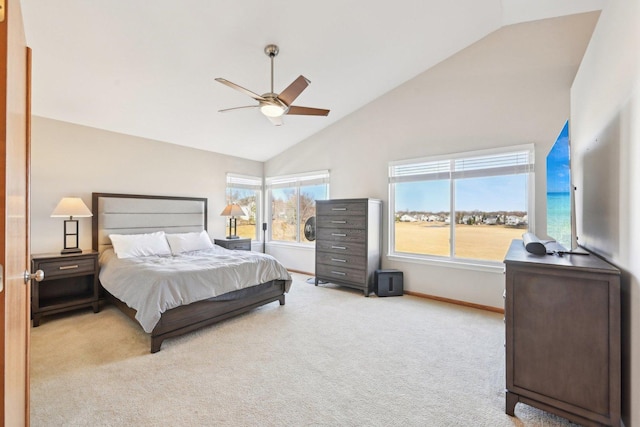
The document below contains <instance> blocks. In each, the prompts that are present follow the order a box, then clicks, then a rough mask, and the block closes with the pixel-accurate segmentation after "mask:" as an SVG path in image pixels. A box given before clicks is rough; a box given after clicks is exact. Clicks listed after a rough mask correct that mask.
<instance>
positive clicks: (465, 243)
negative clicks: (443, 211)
mask: <svg viewBox="0 0 640 427" xmlns="http://www.w3.org/2000/svg"><path fill="white" fill-rule="evenodd" d="M455 231H456V253H455V256H456V257H457V258H474V259H483V260H492V261H502V260H503V259H504V255H505V254H506V253H507V249H508V248H509V245H510V244H511V241H512V240H513V239H520V238H522V233H524V232H526V231H527V230H526V228H523V227H513V226H506V225H501V224H495V225H487V224H474V225H466V224H456V230H455ZM449 233H450V229H449V224H445V223H444V222H435V221H434V222H426V221H418V222H396V223H395V247H396V252H409V253H417V254H425V255H440V256H449Z"/></svg>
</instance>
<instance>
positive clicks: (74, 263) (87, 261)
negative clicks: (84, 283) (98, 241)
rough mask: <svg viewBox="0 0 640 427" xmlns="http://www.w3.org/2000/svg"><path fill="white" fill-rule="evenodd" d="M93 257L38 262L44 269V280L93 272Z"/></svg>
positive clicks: (94, 268)
mask: <svg viewBox="0 0 640 427" xmlns="http://www.w3.org/2000/svg"><path fill="white" fill-rule="evenodd" d="M95 263H96V260H95V257H91V258H81V259H65V260H60V261H45V262H40V263H39V264H38V268H39V269H40V270H42V271H44V280H50V279H55V278H57V277H62V276H63V277H69V276H73V275H76V274H78V275H84V274H93V273H95V270H96V264H95Z"/></svg>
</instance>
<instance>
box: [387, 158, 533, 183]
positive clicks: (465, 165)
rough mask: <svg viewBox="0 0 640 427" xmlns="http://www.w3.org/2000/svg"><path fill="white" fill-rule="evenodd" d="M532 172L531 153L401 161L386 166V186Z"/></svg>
mask: <svg viewBox="0 0 640 427" xmlns="http://www.w3.org/2000/svg"><path fill="white" fill-rule="evenodd" d="M533 171H534V161H533V152H532V151H531V150H519V151H513V152H505V153H497V154H488V155H480V156H472V157H461V158H452V159H447V160H432V161H429V160H426V161H419V160H418V161H416V162H413V163H408V162H402V163H398V164H392V165H391V166H389V183H391V184H395V183H400V182H413V181H434V180H444V179H457V178H477V177H483V176H497V175H514V174H521V173H529V172H533Z"/></svg>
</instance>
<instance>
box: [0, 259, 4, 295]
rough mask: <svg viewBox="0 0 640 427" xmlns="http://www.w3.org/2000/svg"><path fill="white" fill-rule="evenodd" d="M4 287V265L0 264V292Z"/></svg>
mask: <svg viewBox="0 0 640 427" xmlns="http://www.w3.org/2000/svg"><path fill="white" fill-rule="evenodd" d="M3 289H4V266H3V265H2V264H0V292H2V290H3Z"/></svg>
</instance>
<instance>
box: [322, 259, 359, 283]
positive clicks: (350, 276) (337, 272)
mask: <svg viewBox="0 0 640 427" xmlns="http://www.w3.org/2000/svg"><path fill="white" fill-rule="evenodd" d="M316 276H317V278H319V279H325V280H328V281H329V282H331V281H332V280H336V281H338V282H350V283H355V284H357V285H361V286H364V284H366V283H367V272H366V271H365V270H357V269H351V268H345V267H340V266H333V265H325V264H316Z"/></svg>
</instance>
